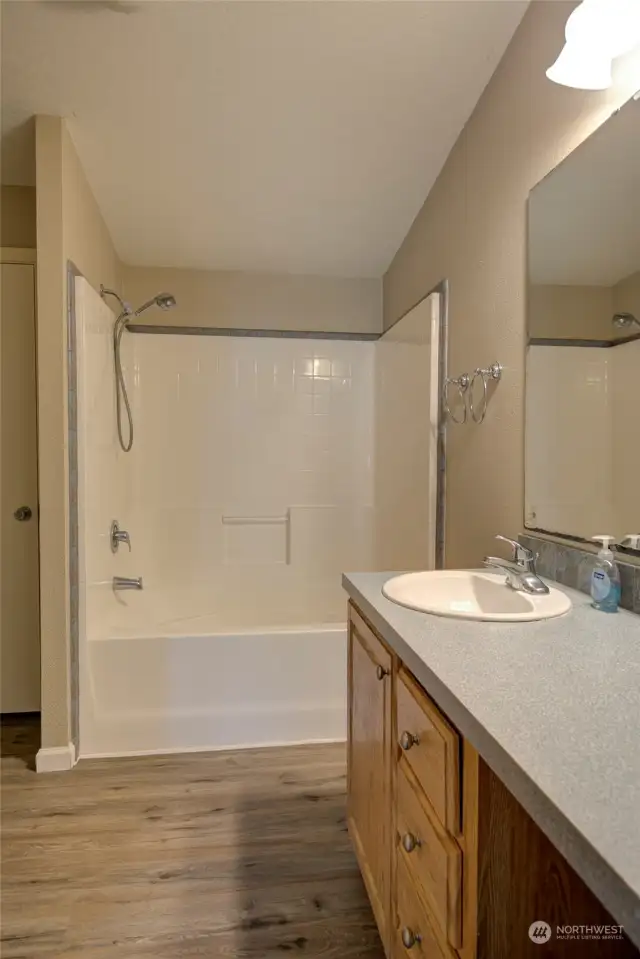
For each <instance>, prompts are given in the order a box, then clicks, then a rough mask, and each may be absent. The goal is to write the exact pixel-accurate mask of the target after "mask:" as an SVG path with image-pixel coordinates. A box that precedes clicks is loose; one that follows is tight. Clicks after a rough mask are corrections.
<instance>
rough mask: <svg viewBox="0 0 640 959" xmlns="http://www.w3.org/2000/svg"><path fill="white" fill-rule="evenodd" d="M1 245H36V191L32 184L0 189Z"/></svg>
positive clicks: (29, 246) (26, 247)
mask: <svg viewBox="0 0 640 959" xmlns="http://www.w3.org/2000/svg"><path fill="white" fill-rule="evenodd" d="M0 246H14V247H22V248H23V249H27V250H31V249H35V246H36V191H35V187H32V186H3V187H2V188H1V190H0Z"/></svg>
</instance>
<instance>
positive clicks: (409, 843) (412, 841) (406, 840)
mask: <svg viewBox="0 0 640 959" xmlns="http://www.w3.org/2000/svg"><path fill="white" fill-rule="evenodd" d="M402 845H403V846H404V849H405V852H413V850H414V849H415V848H416V846H419V845H420V840H419V839H418V838H417V836H414V835H413V833H411V832H406V833H405V834H404V836H403V837H402Z"/></svg>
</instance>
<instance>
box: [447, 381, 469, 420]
mask: <svg viewBox="0 0 640 959" xmlns="http://www.w3.org/2000/svg"><path fill="white" fill-rule="evenodd" d="M470 382H471V381H470V380H469V376H468V374H467V373H463V374H462V375H461V376H457V377H452V376H447V377H446V378H445V381H444V388H443V390H442V405H443V407H444V411H445V413H446V414H447V416H449V417H450V419H451V420H452V421H453V422H454V423H457V424H458V426H462V424H463V423H466V422H467V404H466V400H465V393H466V392H467V390H468V389H469V384H470ZM451 383H453V384H454V385H455V386H456V387H457V388H458V393H459V395H460V399H461V400H462V419H460V420H458V419H456V417H455V416H454V415H453V412H452V410H451V407H450V406H449V397H448V393H449V386H450V384H451Z"/></svg>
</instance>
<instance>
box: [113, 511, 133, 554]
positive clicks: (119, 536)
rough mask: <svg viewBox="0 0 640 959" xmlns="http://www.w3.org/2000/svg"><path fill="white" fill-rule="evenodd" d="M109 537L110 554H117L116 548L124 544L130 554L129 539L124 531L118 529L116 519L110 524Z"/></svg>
mask: <svg viewBox="0 0 640 959" xmlns="http://www.w3.org/2000/svg"><path fill="white" fill-rule="evenodd" d="M110 536H111V552H112V553H117V552H118V547H119V546H120V543H126V544H127V546H128V547H129V552H131V537H130V536H129V534H128V532H127V531H126V529H120V527H119V526H118V520H117V519H114V521H113V523H112V524H111V530H110Z"/></svg>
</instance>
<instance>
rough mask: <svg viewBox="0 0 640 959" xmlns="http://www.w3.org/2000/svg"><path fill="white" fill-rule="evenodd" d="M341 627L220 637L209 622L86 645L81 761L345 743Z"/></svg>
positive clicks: (122, 632) (114, 635)
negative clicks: (257, 747) (144, 755)
mask: <svg viewBox="0 0 640 959" xmlns="http://www.w3.org/2000/svg"><path fill="white" fill-rule="evenodd" d="M346 637H347V632H346V627H345V626H344V624H333V623H331V624H320V625H313V626H301V627H295V628H293V627H286V628H282V629H274V628H269V629H262V630H252V631H250V632H229V633H220V632H216V631H215V628H214V622H213V620H212V618H211V617H204V616H201V617H197V618H194V619H187V620H178V621H170V622H165V623H162V624H161V625H159V626H157V627H154V628H153V629H147V630H144V631H142V630H139V629H127V628H121V629H117V630H115V629H114V630H113V631H112V632H111V633H110V634H109V635H107V636H103V637H99V638H93V639H91V638H90V637H88V638H87V639H86V641H85V643H84V649H83V650H82V656H81V670H82V680H83V681H81V686H80V688H81V698H80V756H81V758H88V757H97V756H122V755H141V754H149V753H171V752H185V751H189V750H212V749H228V748H236V749H237V748H245V747H249V746H268V745H283V744H295V743H309V742H333V741H340V740H344V739H345V738H346V695H347V694H346V682H347V653H346V647H347V641H346Z"/></svg>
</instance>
